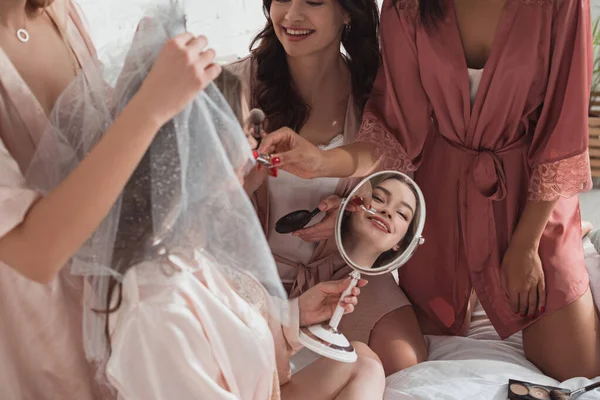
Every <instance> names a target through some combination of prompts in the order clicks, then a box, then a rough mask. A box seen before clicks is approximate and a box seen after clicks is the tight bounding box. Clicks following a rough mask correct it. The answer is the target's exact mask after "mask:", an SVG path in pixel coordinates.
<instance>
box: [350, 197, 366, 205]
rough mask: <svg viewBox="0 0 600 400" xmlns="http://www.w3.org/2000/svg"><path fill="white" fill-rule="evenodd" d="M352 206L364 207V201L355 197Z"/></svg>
mask: <svg viewBox="0 0 600 400" xmlns="http://www.w3.org/2000/svg"><path fill="white" fill-rule="evenodd" d="M352 204H354V205H357V206H362V204H363V200H362V199H361V198H360V197H355V198H353V199H352Z"/></svg>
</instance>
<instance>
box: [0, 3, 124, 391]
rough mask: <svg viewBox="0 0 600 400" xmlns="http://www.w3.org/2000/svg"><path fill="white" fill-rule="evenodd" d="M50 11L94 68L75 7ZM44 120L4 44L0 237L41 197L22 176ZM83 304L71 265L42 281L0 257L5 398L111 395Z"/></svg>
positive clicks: (83, 61)
mask: <svg viewBox="0 0 600 400" xmlns="http://www.w3.org/2000/svg"><path fill="white" fill-rule="evenodd" d="M48 11H49V13H50V15H52V17H53V19H54V20H55V22H56V23H57V24H59V25H61V26H65V24H66V36H67V39H68V42H69V44H70V45H71V46H72V49H73V50H74V52H75V54H76V56H77V60H78V62H79V65H80V67H81V68H82V69H83V70H84V71H86V70H89V69H92V68H95V63H96V57H95V53H94V49H93V46H92V45H91V42H90V40H89V37H88V36H87V34H86V32H85V29H84V27H83V24H82V21H81V19H80V17H79V14H78V12H77V10H76V8H75V6H74V5H73V4H70V3H69V2H67V1H62V0H58V1H56V2H55V3H54V4H53V5H52V6H51V7H50V9H49V10H48ZM32 57H35V55H32ZM47 123H48V120H47V118H46V115H45V113H44V110H43V109H42V107H41V106H40V104H39V103H38V102H37V100H36V99H35V97H34V96H33V94H32V93H31V91H30V89H29V87H28V86H27V84H26V83H25V82H24V81H23V80H22V78H21V77H20V75H19V73H18V72H17V70H16V69H15V67H14V66H13V64H12V63H11V62H10V60H9V59H8V58H7V56H6V54H5V53H4V51H3V50H2V49H1V48H0V139H1V140H0V236H2V235H5V234H6V233H7V232H9V231H10V230H12V229H13V228H14V227H15V226H17V225H18V224H19V223H20V222H21V221H22V220H23V217H24V216H25V214H26V213H27V211H28V209H29V207H30V206H31V204H32V203H33V202H34V201H35V199H36V197H37V194H36V193H34V192H32V191H30V190H29V189H27V188H26V186H25V181H24V178H23V174H24V172H25V171H26V169H27V165H28V163H29V160H30V159H31V157H32V155H33V153H34V151H35V146H36V143H37V141H38V140H39V137H40V135H41V134H42V133H43V131H44V129H45V127H46V125H47ZM82 307H83V305H82V280H81V279H79V278H76V277H73V276H70V273H69V268H68V267H65V268H63V270H62V271H61V272H60V274H59V276H58V277H57V278H56V279H55V280H54V281H53V282H51V283H49V284H47V285H42V284H38V283H35V282H31V281H29V280H27V279H26V278H24V277H22V276H21V275H19V274H17V273H16V272H15V271H14V270H13V269H11V268H10V267H8V266H7V265H4V264H2V263H1V262H0V321H1V322H0V398H1V399H10V400H41V399H61V400H62V399H77V400H91V399H97V400H100V399H101V400H105V399H111V398H112V397H111V396H110V395H109V394H108V393H106V392H104V391H102V390H100V388H99V387H98V386H97V385H96V383H95V381H94V374H95V369H94V368H93V367H92V366H90V365H89V364H88V363H87V361H86V359H85V354H84V351H83V343H82Z"/></svg>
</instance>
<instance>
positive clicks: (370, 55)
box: [250, 0, 381, 132]
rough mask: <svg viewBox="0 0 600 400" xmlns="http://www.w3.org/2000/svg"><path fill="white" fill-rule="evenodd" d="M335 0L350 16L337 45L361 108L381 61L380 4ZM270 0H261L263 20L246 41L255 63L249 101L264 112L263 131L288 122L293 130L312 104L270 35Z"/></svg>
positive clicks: (271, 23)
mask: <svg viewBox="0 0 600 400" xmlns="http://www.w3.org/2000/svg"><path fill="white" fill-rule="evenodd" d="M337 1H338V2H339V4H340V5H341V6H342V8H343V9H344V11H346V12H347V13H348V14H349V16H350V21H351V23H350V24H351V29H350V30H349V31H348V30H345V32H344V34H343V35H342V45H343V46H344V49H345V50H346V55H345V56H344V57H345V60H346V63H347V65H348V68H349V69H350V73H351V76H352V95H353V97H354V101H355V103H356V106H357V107H358V108H359V109H360V110H362V109H363V107H364V105H365V103H366V101H367V98H368V96H369V93H370V92H371V89H372V87H373V82H374V80H375V76H376V75H377V70H378V69H379V66H380V64H381V55H380V53H379V8H378V6H377V2H376V0H337ZM271 3H272V0H263V11H264V14H265V16H266V17H267V23H266V25H265V27H264V28H263V30H262V31H261V32H260V33H259V34H258V35H257V36H256V37H254V39H253V40H252V42H251V44H250V51H251V53H252V58H253V59H254V61H255V63H254V68H256V70H255V74H253V75H254V77H255V79H254V81H253V82H252V87H251V89H252V99H251V103H252V106H253V107H258V108H260V109H262V110H263V111H264V112H265V114H266V115H267V126H266V128H267V130H268V131H273V130H276V129H279V128H281V127H283V126H287V127H289V128H291V129H293V130H295V131H296V132H298V131H299V130H300V129H301V128H302V127H303V126H304V124H305V123H306V121H307V120H308V117H309V115H310V111H311V110H310V107H309V105H308V104H306V103H305V102H304V100H302V98H301V97H300V94H299V93H298V90H297V88H296V87H295V85H294V83H293V82H292V77H291V75H290V71H289V68H288V64H287V58H286V53H285V50H284V48H283V46H282V44H281V43H280V42H279V39H277V36H276V35H275V29H274V27H273V21H271V18H270V16H269V11H270V9H271Z"/></svg>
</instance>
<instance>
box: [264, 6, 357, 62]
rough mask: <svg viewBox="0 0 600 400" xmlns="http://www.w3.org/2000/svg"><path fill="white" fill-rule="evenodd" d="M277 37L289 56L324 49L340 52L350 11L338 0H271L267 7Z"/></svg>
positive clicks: (309, 53) (308, 53)
mask: <svg viewBox="0 0 600 400" xmlns="http://www.w3.org/2000/svg"><path fill="white" fill-rule="evenodd" d="M269 15H270V17H271V21H272V22H273V28H274V30H275V35H277V39H279V42H280V43H281V45H282V46H283V48H284V49H285V52H286V53H287V55H288V56H290V57H302V56H307V55H311V54H314V53H317V52H320V51H323V50H324V49H330V48H331V49H333V50H335V51H336V52H339V48H340V41H341V37H342V30H343V27H344V24H345V23H348V22H349V15H348V13H346V12H345V11H344V9H343V8H342V6H341V5H340V3H339V2H338V0H315V1H306V0H273V1H272V2H271V6H270V9H269Z"/></svg>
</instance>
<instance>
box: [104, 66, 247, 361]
mask: <svg viewBox="0 0 600 400" xmlns="http://www.w3.org/2000/svg"><path fill="white" fill-rule="evenodd" d="M140 84H141V82H138V84H137V85H132V87H131V88H128V90H127V92H126V93H125V94H124V95H123V96H122V97H123V101H122V104H121V107H119V108H120V109H122V108H123V107H124V105H125V104H126V103H127V102H128V101H129V100H130V99H131V98H132V97H133V95H134V94H135V93H137V91H138V89H139V85H140ZM215 84H216V86H217V88H218V89H219V90H220V91H221V93H222V94H223V97H225V100H227V102H228V103H229V106H230V107H231V109H232V110H233V112H234V114H235V116H236V117H237V119H238V120H239V121H240V123H241V121H242V97H241V96H242V93H243V91H242V83H241V81H240V79H239V78H238V77H237V76H236V75H234V74H233V73H231V72H229V71H226V70H223V72H222V74H221V75H220V76H219V77H218V78H217V79H216V80H215ZM177 146H178V144H177V136H176V127H175V123H174V122H173V120H171V121H169V122H167V123H166V124H165V125H163V126H162V127H161V129H160V130H159V131H158V133H157V135H156V136H155V138H154V139H153V141H152V143H151V144H150V147H149V148H148V150H147V151H146V153H145V154H144V156H143V157H142V160H141V161H140V163H139V164H138V166H137V168H136V169H135V171H134V172H133V175H132V176H131V178H130V179H129V181H128V182H127V184H126V185H125V188H124V189H123V193H122V196H121V207H120V208H121V212H120V215H119V221H118V227H117V231H116V234H115V244H114V249H113V254H112V263H111V268H112V269H113V270H114V271H115V272H117V273H118V274H119V275H121V276H124V275H125V273H126V272H127V271H128V270H129V269H130V268H132V267H134V266H135V265H138V264H140V263H141V262H144V261H147V259H148V257H150V258H151V259H153V258H155V257H156V256H157V255H158V253H157V251H158V248H157V247H156V244H155V243H156V242H157V240H158V241H160V242H162V243H165V242H168V237H160V238H159V237H157V236H156V234H155V230H154V227H155V226H162V225H163V223H164V220H165V219H166V218H167V216H166V215H160V214H159V212H160V211H159V210H156V209H153V208H152V198H153V197H154V198H156V196H158V197H159V198H161V202H163V203H165V204H169V203H170V202H176V201H179V198H180V194H181V181H180V180H178V179H173V178H174V177H176V176H179V172H178V168H180V160H179V150H178V147H177ZM158 154H160V156H159V157H158V158H159V159H155V157H157V155H158ZM157 162H158V163H162V164H164V165H163V168H156V167H155V168H153V169H152V171H151V166H152V165H153V163H157ZM153 180H154V181H158V182H161V185H160V186H158V185H153V184H152V182H153ZM167 208H168V207H167ZM164 212H165V213H168V210H164ZM153 248H154V249H155V251H153ZM107 279H109V283H108V290H107V294H106V299H105V300H106V304H107V307H106V309H104V310H95V311H96V312H98V313H101V314H105V315H107V316H108V314H111V313H113V312H116V311H117V310H118V309H119V307H120V306H121V302H122V294H123V293H122V285H121V283H120V282H119V281H117V280H116V279H114V278H112V277H110V278H107ZM115 290H118V292H117V297H116V300H115V302H114V303H113V301H112V300H113V294H114V293H115ZM105 335H106V339H107V341H108V343H109V349H110V333H109V325H108V317H107V318H106V323H105Z"/></svg>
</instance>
